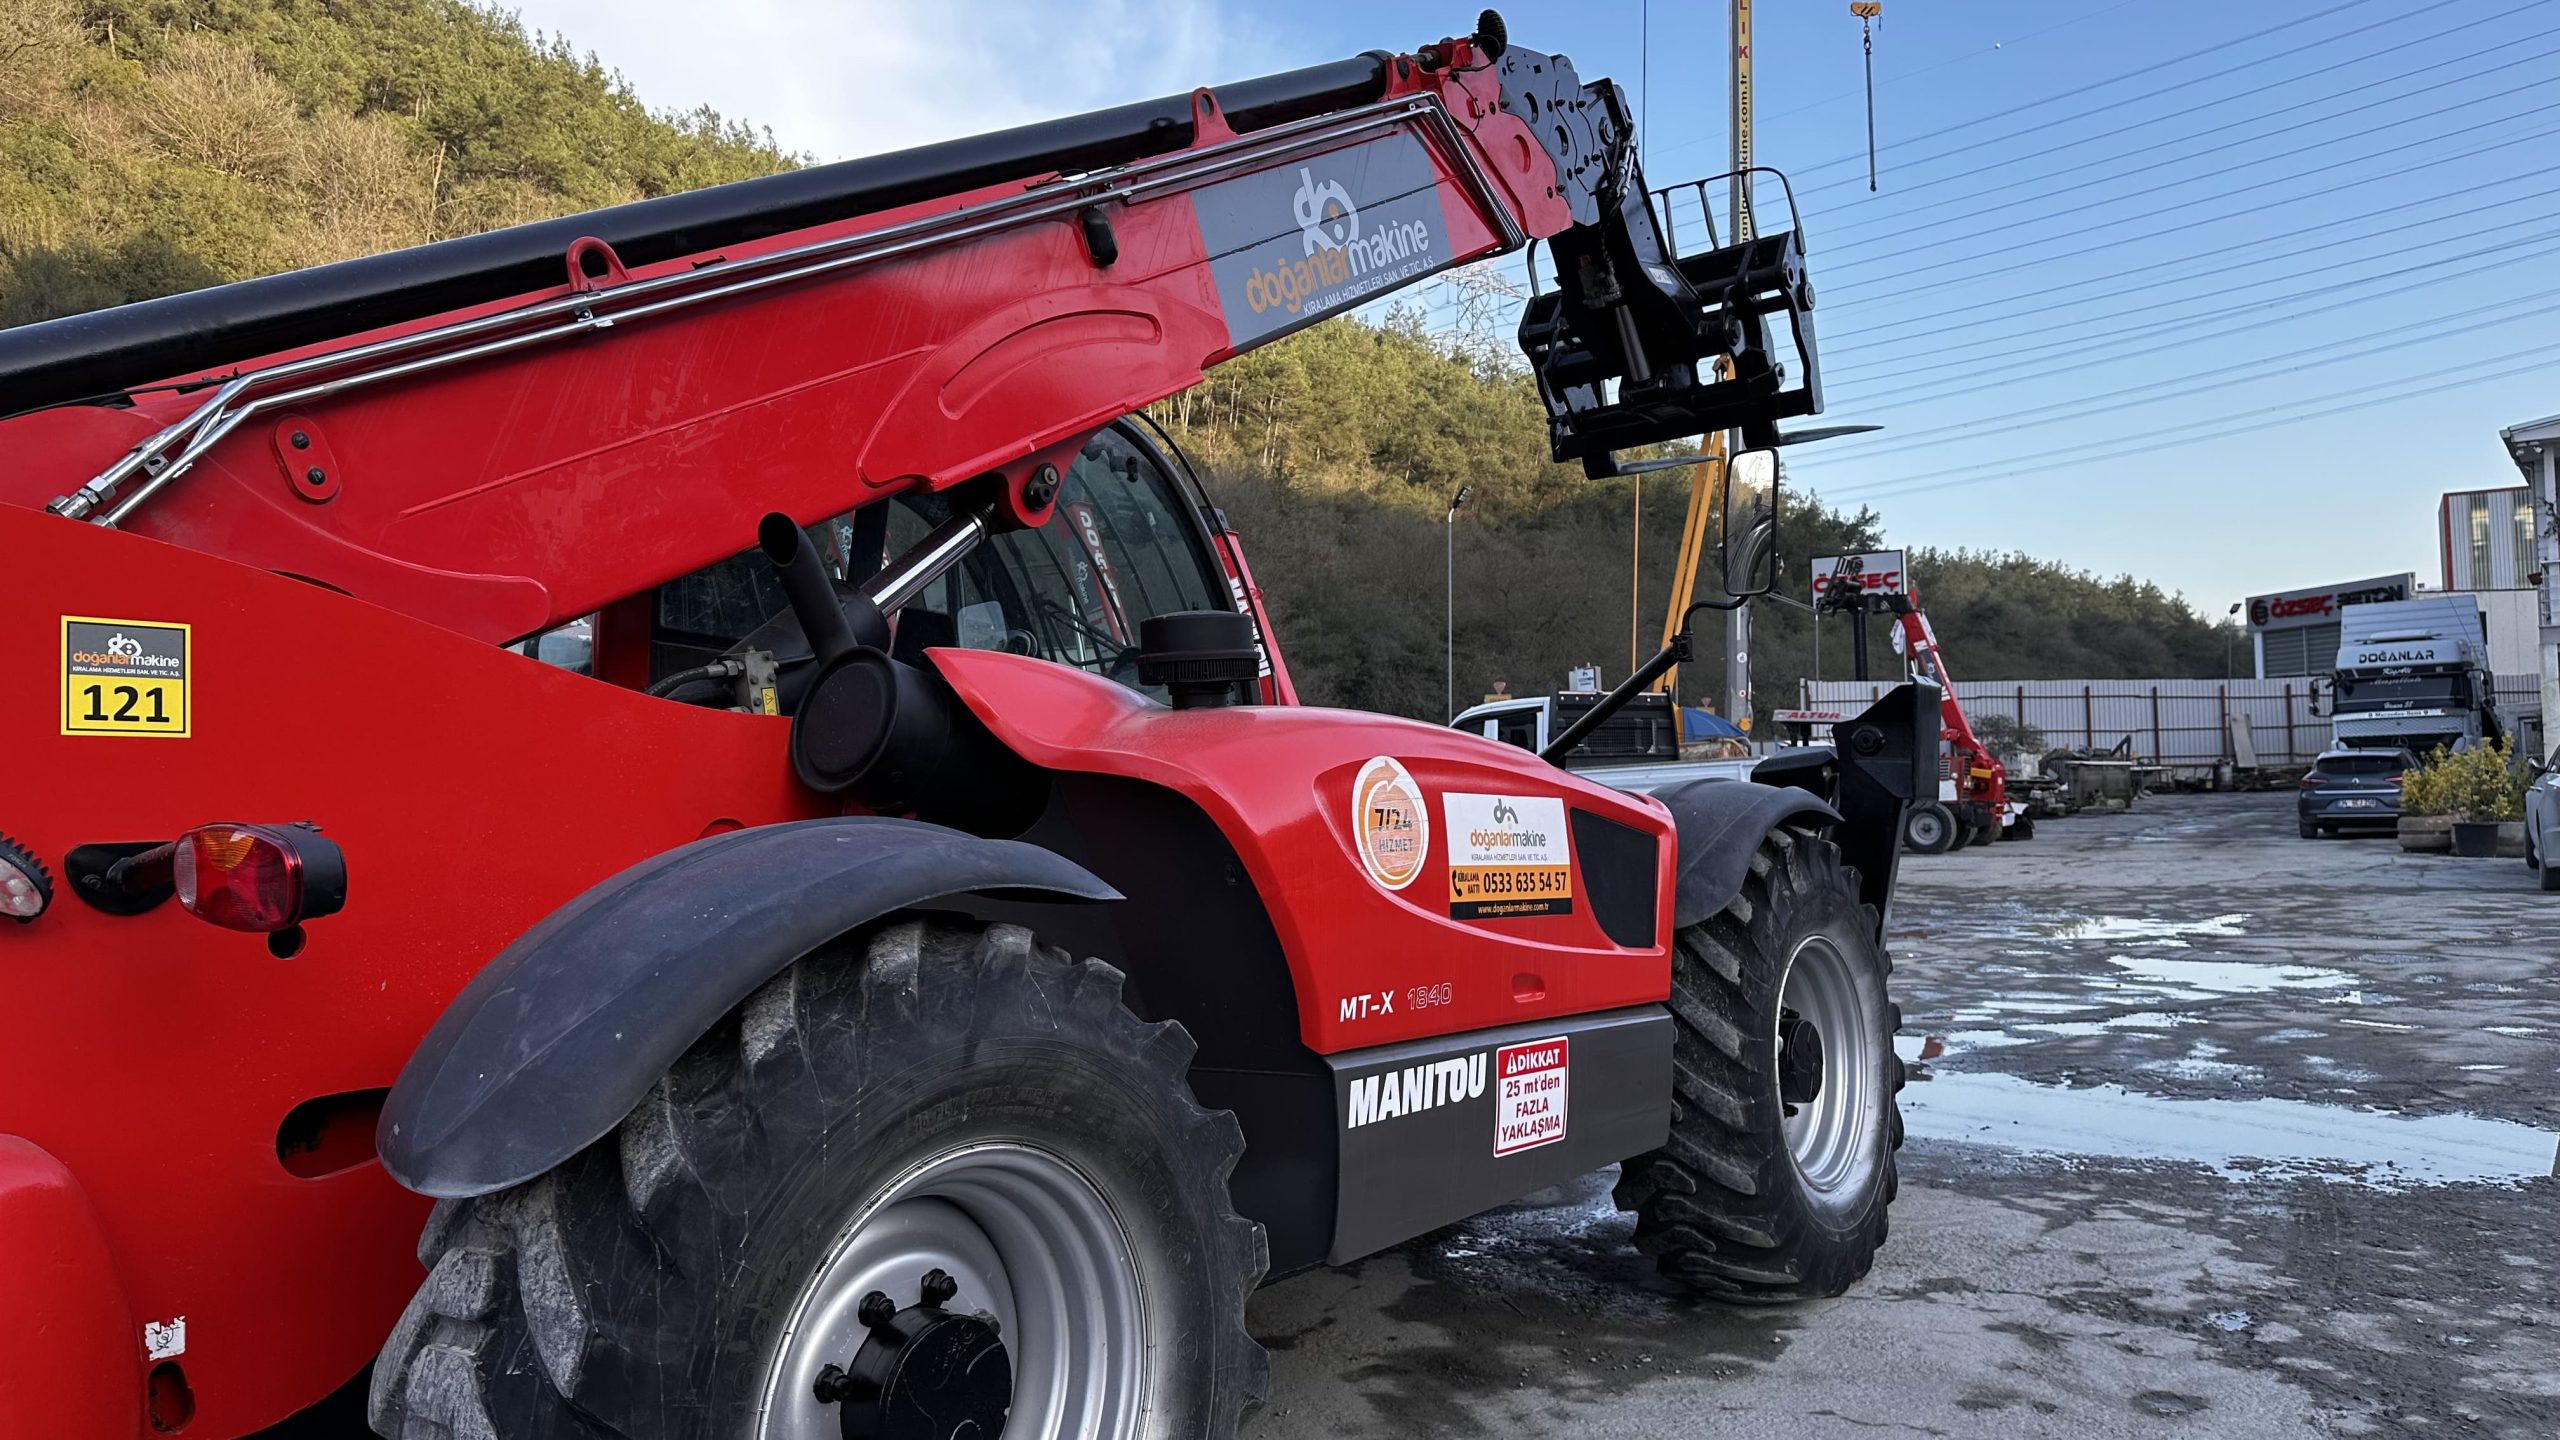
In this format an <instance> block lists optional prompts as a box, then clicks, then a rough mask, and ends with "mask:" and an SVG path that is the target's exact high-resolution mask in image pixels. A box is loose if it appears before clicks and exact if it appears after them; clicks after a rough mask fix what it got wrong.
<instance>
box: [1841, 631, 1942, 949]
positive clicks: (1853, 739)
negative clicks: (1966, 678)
mask: <svg viewBox="0 0 2560 1440" xmlns="http://www.w3.org/2000/svg"><path fill="white" fill-rule="evenodd" d="M1938 703H1939V694H1938V687H1937V686H1935V685H1931V684H1927V683H1925V682H1921V681H1913V682H1912V683H1910V684H1907V685H1897V686H1895V687H1894V688H1893V689H1891V690H1888V691H1886V692H1885V696H1884V698H1883V699H1881V700H1878V701H1877V702H1876V703H1874V704H1873V705H1870V706H1868V707H1867V708H1866V709H1864V710H1861V711H1859V712H1858V713H1857V714H1856V715H1853V716H1851V717H1850V718H1848V719H1846V720H1843V721H1841V722H1840V723H1839V724H1837V725H1834V726H1832V727H1831V735H1832V741H1833V748H1834V750H1835V751H1836V752H1837V754H1838V756H1839V763H1840V772H1839V776H1838V778H1837V779H1836V780H1835V781H1834V782H1833V785H1832V795H1831V806H1832V808H1833V809H1835V810H1837V811H1839V812H1840V828H1839V829H1838V830H1835V831H1833V832H1832V839H1833V840H1834V841H1835V842H1837V843H1838V844H1839V846H1840V858H1841V860H1842V861H1844V862H1845V863H1847V864H1848V865H1849V866H1850V867H1851V868H1853V869H1855V870H1856V871H1857V872H1858V898H1859V899H1860V900H1862V901H1864V902H1866V903H1867V904H1868V905H1871V906H1873V907H1875V912H1876V924H1877V927H1878V934H1877V939H1878V940H1879V941H1881V940H1882V939H1883V933H1882V931H1883V927H1884V925H1885V923H1886V917H1887V915H1888V914H1889V913H1890V911H1891V909H1892V903H1893V879H1894V871H1895V869H1896V867H1898V866H1899V865H1900V864H1901V862H1902V810H1903V807H1904V806H1906V805H1909V804H1910V803H1911V802H1912V801H1914V800H1916V799H1918V798H1920V797H1921V796H1923V795H1934V794H1936V793H1937V788H1938V746H1939V739H1938V713H1939V712H1938Z"/></svg>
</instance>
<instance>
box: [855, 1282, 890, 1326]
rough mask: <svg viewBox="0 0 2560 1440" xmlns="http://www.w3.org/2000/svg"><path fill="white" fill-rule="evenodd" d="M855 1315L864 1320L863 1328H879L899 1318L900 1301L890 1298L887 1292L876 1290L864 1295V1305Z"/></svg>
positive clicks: (856, 1317)
mask: <svg viewBox="0 0 2560 1440" xmlns="http://www.w3.org/2000/svg"><path fill="white" fill-rule="evenodd" d="M853 1315H854V1318H855V1319H857V1320H860V1321H861V1322H862V1328H864V1329H866V1330H877V1329H879V1328H880V1327H881V1326H883V1325H886V1324H888V1323H889V1322H890V1321H892V1320H895V1319H897V1318H898V1302H897V1301H895V1300H892V1299H890V1298H889V1296H888V1294H887V1292H885V1291H880V1290H874V1291H872V1292H871V1293H870V1294H868V1295H865V1296H863V1297H862V1305H861V1307H860V1308H858V1309H856V1310H855V1311H854V1312H853Z"/></svg>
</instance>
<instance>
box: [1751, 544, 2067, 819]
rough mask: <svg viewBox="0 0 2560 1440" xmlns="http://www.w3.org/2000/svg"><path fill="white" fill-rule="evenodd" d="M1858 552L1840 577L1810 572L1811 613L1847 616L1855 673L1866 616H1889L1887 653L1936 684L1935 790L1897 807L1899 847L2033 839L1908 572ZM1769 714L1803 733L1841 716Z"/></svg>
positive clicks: (1863, 652)
mask: <svg viewBox="0 0 2560 1440" xmlns="http://www.w3.org/2000/svg"><path fill="white" fill-rule="evenodd" d="M1858 558H1859V557H1849V560H1850V563H1848V564H1847V565H1845V566H1843V567H1842V570H1841V573H1840V577H1839V580H1840V581H1841V582H1845V583H1829V584H1823V583H1819V581H1820V580H1821V579H1822V578H1824V577H1821V576H1817V581H1818V583H1817V586H1816V598H1815V602H1814V604H1815V609H1816V610H1817V611H1819V612H1822V613H1828V614H1845V615H1847V616H1849V617H1850V625H1851V635H1852V639H1851V642H1850V648H1851V653H1852V654H1853V655H1855V656H1856V666H1857V678H1858V679H1860V680H1864V679H1866V678H1867V617H1868V616H1870V615H1890V616H1892V617H1893V630H1892V632H1891V633H1892V636H1893V648H1894V652H1895V653H1896V654H1898V655H1900V656H1902V657H1903V660H1904V662H1905V663H1906V664H1907V665H1908V666H1909V667H1910V671H1911V674H1912V675H1913V676H1914V677H1915V678H1918V679H1920V680H1924V681H1927V682H1928V683H1930V684H1932V685H1935V686H1937V687H1938V737H1939V742H1940V746H1941V750H1940V755H1941V768H1940V775H1939V781H1938V795H1937V798H1936V799H1935V800H1922V801H1919V802H1917V803H1915V804H1913V805H1912V806H1911V808H1910V809H1909V810H1908V811H1906V812H1905V813H1904V815H1903V822H1902V823H1903V835H1902V838H1903V844H1904V846H1905V848H1907V849H1909V850H1911V851H1912V852H1913V853H1915V854H1921V855H1938V854H1943V853H1945V852H1947V851H1951V850H1961V849H1963V848H1965V847H1966V846H1968V845H1978V844H1989V843H1991V842H1992V841H1995V840H2027V839H2032V838H2034V835H2035V820H2034V819H2033V817H2031V816H2029V815H2028V814H2027V806H2026V805H2025V803H2024V802H2023V801H2021V800H2017V799H2013V798H2012V796H2011V794H2010V784H2009V767H2008V766H2007V765H2005V764H2003V763H2002V762H2001V760H2000V757H1999V756H1997V755H1994V754H1992V753H1991V749H1990V747H1989V746H1986V745H1984V744H1983V743H1982V740H1981V737H1980V736H1978V735H1976V734H1975V733H1974V729H1973V722H1972V721H1970V720H1968V719H1966V718H1965V713H1964V702H1963V701H1962V700H1960V699H1958V698H1957V697H1956V687H1955V682H1954V680H1952V679H1951V678H1949V677H1948V675H1947V663H1946V656H1945V653H1944V651H1943V650H1942V649H1941V647H1940V646H1939V644H1938V634H1937V630H1936V629H1935V627H1933V626H1931V625H1930V623H1929V615H1928V612H1927V611H1925V610H1922V609H1921V608H1920V606H1919V603H1918V602H1917V600H1915V599H1914V598H1913V595H1912V593H1911V588H1910V582H1909V580H1908V578H1907V577H1906V576H1905V575H1903V574H1902V573H1901V572H1900V571H1899V570H1898V569H1897V570H1896V571H1895V573H1893V574H1891V575H1889V576H1887V575H1878V574H1875V573H1872V572H1864V573H1862V572H1861V570H1860V569H1859V567H1858V566H1857V565H1856V563H1855V562H1856V560H1857V559H1858ZM1817 563H1819V562H1817ZM1861 582H1863V583H1861ZM1774 718H1775V719H1776V720H1777V722H1778V723H1779V724H1780V725H1782V726H1785V727H1787V729H1788V730H1789V732H1790V733H1792V734H1794V735H1796V736H1798V737H1799V738H1810V732H1811V731H1812V730H1813V729H1814V728H1815V727H1817V726H1826V725H1834V724H1837V723H1839V721H1840V720H1842V719H1843V718H1845V715H1844V714H1843V713H1842V712H1838V711H1832V710H1781V711H1779V712H1777V714H1776V716H1775V717H1774Z"/></svg>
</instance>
